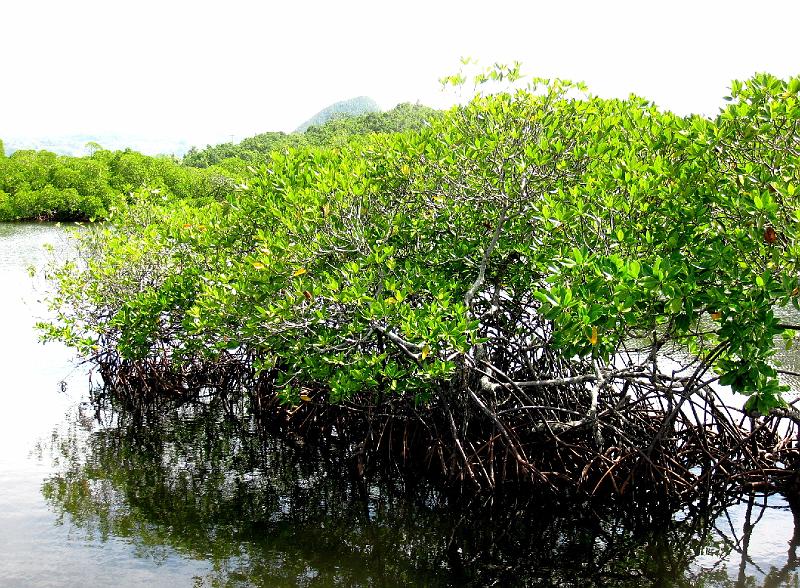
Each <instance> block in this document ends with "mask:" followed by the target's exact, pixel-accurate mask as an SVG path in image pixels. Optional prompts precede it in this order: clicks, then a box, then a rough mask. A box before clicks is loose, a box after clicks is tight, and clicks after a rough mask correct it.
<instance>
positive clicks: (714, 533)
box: [41, 404, 800, 587]
mask: <svg viewBox="0 0 800 588" xmlns="http://www.w3.org/2000/svg"><path fill="white" fill-rule="evenodd" d="M95 410H96V412H95ZM41 450H42V457H43V458H45V459H50V460H52V461H53V463H54V466H55V471H56V472H57V473H56V474H54V475H52V476H51V477H49V478H48V479H47V480H46V481H45V483H44V486H43V494H44V496H45V498H46V500H47V501H48V503H49V505H50V506H51V508H52V509H53V510H54V511H55V512H56V514H57V516H58V520H59V522H60V523H63V524H68V525H71V526H73V527H74V528H76V529H77V530H78V531H79V532H80V533H82V534H83V535H85V537H87V538H91V539H94V540H101V541H105V540H109V539H112V538H116V539H122V540H125V541H128V542H130V543H131V544H132V545H134V546H135V549H136V553H137V555H138V556H140V557H141V558H143V560H145V561H150V562H152V564H153V565H158V563H159V561H163V559H164V558H165V557H166V554H167V553H174V552H177V553H179V554H181V555H182V556H184V557H187V558H192V559H198V560H205V561H208V562H210V564H211V567H212V569H213V572H212V573H210V574H209V576H208V577H206V578H202V579H198V580H197V582H196V585H198V586H409V585H415V586H448V585H459V586H460V585H475V586H492V585H497V586H522V585H529V586H531V585H532V586H619V587H623V586H687V587H688V586H737V587H738V586H757V585H762V584H763V585H765V586H766V585H770V586H797V585H798V578H797V557H796V549H797V544H798V532H797V529H798V528H800V527H799V526H798V525H795V529H796V531H795V535H794V537H792V542H791V544H790V545H789V547H788V556H787V559H786V564H785V566H783V568H781V569H776V568H773V569H770V570H763V569H762V570H760V571H759V568H758V566H757V565H754V563H753V562H751V561H748V555H747V550H748V542H749V540H750V533H751V531H752V529H753V528H754V526H755V524H756V520H757V518H758V513H759V512H760V510H759V509H761V508H762V502H763V497H760V496H754V497H753V498H752V500H750V501H749V502H747V499H745V507H746V508H747V512H746V522H745V525H744V527H743V532H741V533H739V534H738V536H737V532H736V530H735V529H734V528H733V527H731V529H730V531H728V530H724V529H723V528H722V526H721V525H720V523H719V521H720V520H724V517H725V511H724V508H725V506H726V505H727V504H728V503H729V502H730V498H729V497H728V498H721V497H714V498H713V499H712V498H710V499H709V501H708V504H703V505H694V506H692V507H690V508H688V509H684V510H680V509H679V507H677V506H675V505H667V504H659V503H657V502H654V503H653V504H648V505H646V506H641V505H639V506H633V505H627V506H624V507H623V506H620V505H616V506H615V505H598V504H591V505H590V504H586V503H581V502H570V503H568V504H566V503H561V504H559V503H558V502H556V501H554V500H553V498H552V497H531V496H528V497H525V498H524V499H523V498H521V497H519V496H514V497H510V496H509V497H505V498H502V499H499V498H498V499H495V500H494V501H493V502H492V503H489V502H487V500H486V499H485V498H484V499H470V498H469V497H465V496H448V495H445V494H442V493H440V492H437V491H435V490H433V489H432V488H429V487H427V486H426V485H425V484H424V483H422V482H413V481H410V480H407V479H405V480H403V479H400V480H398V479H392V478H391V477H380V476H377V475H376V476H375V477H373V478H371V479H368V480H361V479H356V478H355V477H353V476H352V475H351V474H350V472H351V470H352V468H350V467H349V464H348V463H347V462H346V461H344V460H342V459H341V458H339V457H337V455H335V454H334V455H331V454H326V452H325V450H323V449H318V448H312V447H308V446H300V445H298V444H296V443H287V442H284V441H281V440H279V439H277V438H275V437H274V436H271V435H269V434H267V433H265V432H263V431H261V430H259V428H258V427H257V426H256V425H255V424H254V423H253V422H252V421H250V420H249V419H248V418H245V417H234V416H233V415H232V414H231V412H230V411H229V410H223V409H222V407H221V406H219V405H216V404H198V405H194V406H183V407H181V408H179V409H175V410H166V409H161V410H156V411H153V412H151V413H150V414H147V415H142V414H131V413H126V412H117V411H113V410H111V409H108V408H102V407H92V406H86V405H85V406H83V407H82V409H80V410H78V411H76V413H75V414H73V415H71V418H70V419H68V421H67V423H66V424H65V426H64V428H63V430H62V431H60V432H58V433H55V434H54V435H53V438H52V439H51V440H48V442H47V443H46V444H43V446H42V448H41ZM794 512H795V513H798V512H800V509H798V508H795V509H794ZM795 520H796V522H797V518H796V519H795ZM698 556H703V557H704V558H705V559H704V561H709V560H712V561H718V562H720V563H718V564H715V565H707V566H705V567H703V566H699V565H698V564H697V563H696V561H697V558H698ZM739 561H742V562H743V564H742V566H741V570H740V569H739ZM737 572H738V573H737Z"/></svg>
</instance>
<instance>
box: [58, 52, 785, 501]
mask: <svg viewBox="0 0 800 588" xmlns="http://www.w3.org/2000/svg"><path fill="white" fill-rule="evenodd" d="M463 79H464V78H463V76H461V75H458V76H453V77H452V78H450V81H451V82H454V83H460V82H463ZM518 79H519V72H518V68H517V67H510V68H502V67H501V68H496V69H493V70H490V71H489V72H487V73H485V74H480V75H478V76H477V77H476V83H477V85H476V87H477V89H479V90H480V89H481V88H488V87H492V84H494V83H496V82H509V83H512V84H513V83H516V82H517V81H518ZM799 90H800V78H793V79H791V80H788V81H787V80H780V79H777V78H775V77H772V76H769V75H766V74H763V75H758V76H755V77H754V78H752V79H751V80H749V81H747V82H745V83H740V82H734V83H733V85H732V95H731V97H730V104H729V105H728V106H727V107H725V108H724V109H723V110H722V111H721V112H720V114H719V116H718V117H716V118H715V119H714V120H710V119H706V118H702V117H698V116H692V117H686V118H682V117H678V116H676V115H674V114H672V113H670V112H665V111H662V110H660V109H658V108H657V107H656V106H654V105H653V104H651V103H650V102H648V101H647V100H645V99H642V98H639V97H635V96H632V97H630V98H629V99H627V100H609V99H603V98H599V97H595V96H591V95H588V94H586V91H585V88H584V87H583V86H581V85H579V84H572V83H569V82H566V81H561V80H556V81H546V80H534V81H533V82H531V83H530V84H529V85H528V86H525V87H523V88H520V89H514V88H513V87H512V89H510V90H509V91H506V92H501V93H496V94H492V93H489V92H480V91H479V92H478V93H477V95H476V96H475V98H474V99H472V100H471V101H470V102H469V103H468V104H466V105H464V106H462V107H456V108H454V109H452V110H451V111H449V112H448V113H446V114H445V115H444V116H443V117H440V118H437V119H435V120H433V121H432V122H431V124H430V125H428V126H425V127H423V128H421V129H420V130H417V131H413V132H405V133H396V134H389V135H359V136H355V137H353V138H351V139H350V140H349V141H347V142H345V143H343V144H341V145H340V146H338V147H336V148H320V147H314V146H299V147H297V148H295V149H287V150H283V151H280V152H273V153H272V154H271V155H270V156H269V158H268V162H267V163H266V165H264V166H263V167H262V168H261V169H260V170H259V171H258V173H257V174H255V175H254V176H253V177H252V178H250V179H248V181H247V183H246V186H245V187H244V188H243V189H241V190H240V191H237V192H236V193H235V194H232V195H230V196H229V197H228V198H227V200H225V201H222V202H219V201H213V202H207V203H204V204H203V205H202V206H198V205H196V204H193V203H189V202H186V201H180V202H177V203H174V202H167V203H164V202H159V201H155V202H154V201H152V200H145V201H143V202H141V203H139V204H137V205H135V206H130V207H128V208H126V209H125V210H124V211H121V213H120V215H119V216H117V217H115V219H114V222H113V223H112V224H110V225H109V226H106V227H104V228H102V229H99V230H96V231H93V232H89V233H87V234H85V235H84V237H83V239H82V243H81V250H82V251H83V252H84V253H85V255H86V264H85V265H75V264H71V263H68V264H67V265H66V266H63V267H61V268H59V269H57V270H55V271H54V273H53V277H54V278H55V279H56V281H57V283H58V288H59V289H58V292H57V293H56V295H55V296H54V298H53V305H54V307H55V308H56V309H57V310H58V313H59V314H58V318H57V320H56V321H54V322H53V323H52V324H50V325H43V328H44V329H45V331H46V334H47V336H48V337H50V338H54V339H60V340H63V341H65V342H67V343H68V344H71V345H73V346H75V347H76V348H78V349H79V350H80V351H82V352H83V353H85V354H86V355H87V356H89V357H91V358H92V359H93V360H94V361H95V362H97V363H98V364H99V366H100V369H101V371H102V373H103V376H104V379H105V381H106V382H107V383H108V384H109V385H111V386H113V387H115V388H116V389H118V390H119V391H121V393H123V394H126V395H127V396H128V397H129V399H130V400H131V401H132V402H146V401H147V400H148V398H152V397H153V396H158V395H176V396H178V397H191V396H193V395H196V394H199V392H200V391H201V389H207V388H208V387H209V386H210V387H213V388H215V389H217V390H218V392H219V393H220V394H222V395H225V394H230V393H231V391H232V390H233V389H234V387H235V386H236V385H238V386H241V388H242V389H243V390H244V391H246V392H247V393H248V394H249V395H250V399H251V401H252V404H253V406H254V407H255V408H258V409H259V410H261V411H264V412H267V413H269V414H272V415H273V416H274V417H275V418H276V420H277V421H278V422H280V423H282V425H283V426H284V427H286V428H287V429H288V430H290V431H291V432H292V434H301V435H305V436H308V437H313V436H318V437H321V438H325V437H326V436H330V433H331V431H332V430H334V429H335V431H336V435H337V436H339V437H340V438H343V439H346V440H347V442H348V443H349V447H350V448H351V449H353V451H354V455H355V458H356V459H357V460H358V464H359V466H358V467H359V468H363V467H368V466H369V465H370V464H371V463H373V462H374V458H375V457H376V456H378V455H383V456H384V457H385V456H388V457H389V459H390V461H391V462H392V463H394V464H396V465H403V464H411V466H412V467H414V468H423V469H425V470H426V471H427V472H428V474H429V475H432V476H441V477H443V478H444V479H447V480H450V481H455V482H458V483H466V484H470V485H473V486H475V487H476V488H482V489H487V488H488V489H494V488H497V487H498V486H501V485H503V484H504V483H506V482H518V483H532V484H539V485H546V486H547V485H549V486H554V487H563V486H566V487H570V488H578V489H581V490H583V491H585V492H589V493H611V494H619V495H622V494H631V493H633V494H636V493H639V494H641V493H646V492H648V491H649V490H648V489H649V488H652V487H653V486H654V485H655V486H657V487H658V488H659V489H660V490H662V491H665V492H667V493H671V494H673V495H676V496H680V497H684V498H685V497H687V496H688V495H690V494H691V493H692V492H694V491H695V490H697V489H698V488H706V489H707V488H710V487H711V486H712V485H716V486H719V485H723V486H724V485H726V484H730V485H737V486H739V487H741V486H743V485H762V484H766V485H768V484H772V483H774V482H775V481H776V480H780V479H782V478H783V477H786V476H788V475H789V473H790V472H791V464H792V463H793V459H795V457H796V452H795V451H794V447H793V445H792V441H791V438H790V435H791V434H792V433H793V431H794V429H793V426H794V425H792V424H791V423H790V425H789V426H784V427H781V426H779V425H778V424H777V419H778V418H779V417H789V418H790V419H793V420H792V422H797V421H798V419H797V414H798V413H797V412H796V411H794V409H792V408H791V407H790V406H788V405H787V404H786V403H785V401H784V400H783V398H782V391H783V390H784V387H783V386H782V384H781V382H780V373H779V371H778V369H777V367H776V366H775V365H774V361H773V356H774V353H775V348H776V345H777V343H778V340H776V337H778V338H779V337H780V336H784V338H785V339H786V341H787V343H789V344H790V343H791V341H792V333H793V332H794V331H795V330H797V328H798V327H797V326H793V325H786V324H783V323H781V321H779V320H778V319H777V318H776V315H775V310H774V309H775V308H776V307H781V306H787V305H790V304H791V305H793V306H794V307H795V308H797V307H798V296H799V294H798V293H800V282H798V275H799V274H798V269H800V267H798V264H800V240H798V237H799V236H800V235H798V220H800V208H799V207H798V204H797V190H798V185H800V170H799V168H798V156H799V155H800V132H799V131H800V129H798V120H800V105H798V91H799ZM720 385H722V386H730V388H731V389H732V390H733V391H734V392H736V393H739V394H741V395H742V402H741V404H742V408H741V410H740V411H738V412H737V411H736V410H735V409H730V408H729V407H727V406H726V402H724V400H723V399H722V397H721V391H720V388H719V386H720ZM727 404H729V403H727ZM747 418H752V419H757V418H758V419H762V420H761V421H760V422H759V425H758V426H757V427H748V426H745V425H744V424H743V423H745V422H746V419H747Z"/></svg>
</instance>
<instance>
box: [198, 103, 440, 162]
mask: <svg viewBox="0 0 800 588" xmlns="http://www.w3.org/2000/svg"><path fill="white" fill-rule="evenodd" d="M340 104H341V103H340ZM334 106H336V105H334ZM330 108H333V107H330ZM326 110H327V109H326ZM323 112H325V111H323ZM437 115H438V111H436V110H434V109H432V108H429V107H427V106H422V105H419V104H409V103H403V104H398V105H397V106H395V107H394V108H392V109H391V110H388V111H386V112H368V113H366V114H361V115H358V116H350V115H345V114H339V115H338V116H335V117H334V118H332V119H330V120H328V121H327V122H326V123H324V124H319V125H312V126H310V127H308V128H307V129H306V130H305V131H304V132H302V133H300V132H295V133H290V134H286V133H282V132H269V133H262V134H260V135H256V136H254V137H250V138H247V139H244V140H243V141H241V142H240V143H222V144H220V145H215V146H213V147H212V146H209V147H206V148H205V149H202V150H197V149H195V148H192V149H190V150H189V152H188V153H187V154H186V155H185V156H184V158H183V164H184V165H187V166H191V167H209V166H212V165H217V164H221V163H223V162H226V167H230V165H231V164H233V163H234V162H233V161H231V160H239V161H241V162H244V163H246V164H248V165H250V164H255V163H259V162H262V161H264V159H265V158H266V156H267V155H268V154H269V153H270V152H272V151H274V150H276V149H281V148H285V147H300V146H305V145H312V146H336V145H340V144H343V143H345V142H346V141H347V139H348V138H349V137H351V136H353V135H366V134H369V133H396V132H400V131H405V130H413V129H419V128H420V127H421V126H422V125H423V124H424V123H425V121H427V120H430V119H431V118H432V117H435V116H437ZM226 160H227V161H226Z"/></svg>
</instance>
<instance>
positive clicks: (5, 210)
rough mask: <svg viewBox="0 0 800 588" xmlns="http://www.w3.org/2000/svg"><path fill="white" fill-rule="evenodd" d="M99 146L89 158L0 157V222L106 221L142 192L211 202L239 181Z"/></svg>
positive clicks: (17, 154)
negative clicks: (29, 220) (150, 190)
mask: <svg viewBox="0 0 800 588" xmlns="http://www.w3.org/2000/svg"><path fill="white" fill-rule="evenodd" d="M97 147H98V149H94V152H93V154H92V155H91V156H90V157H69V156H59V155H56V154H54V153H50V152H48V151H15V152H14V153H13V154H12V155H11V156H10V157H3V158H0V221H10V220H23V219H38V220H92V219H102V218H106V217H107V216H108V215H109V213H110V212H111V210H112V209H113V208H115V207H118V206H121V205H122V204H124V203H125V202H126V201H127V200H129V199H130V195H131V193H132V192H134V191H135V190H140V189H142V188H149V189H156V190H158V191H159V193H160V197H161V198H168V199H169V198H178V199H192V200H204V199H212V200H213V199H218V198H221V197H222V195H223V194H224V193H226V192H228V191H230V190H231V189H232V187H233V184H234V181H233V180H232V179H231V178H232V177H238V176H232V174H230V173H229V172H227V171H226V170H221V169H218V168H214V169H208V170H197V169H192V168H186V167H183V166H181V165H180V164H178V163H177V162H176V161H174V160H172V159H170V158H166V157H148V156H145V155H142V154H141V153H137V152H134V151H130V150H127V151H117V152H111V151H105V150H102V149H99V145H98V146H97Z"/></svg>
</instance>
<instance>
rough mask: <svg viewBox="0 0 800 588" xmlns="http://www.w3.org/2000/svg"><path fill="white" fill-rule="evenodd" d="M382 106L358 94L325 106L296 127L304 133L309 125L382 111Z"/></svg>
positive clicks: (297, 130) (297, 131)
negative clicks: (355, 96) (341, 117)
mask: <svg viewBox="0 0 800 588" xmlns="http://www.w3.org/2000/svg"><path fill="white" fill-rule="evenodd" d="M380 111H381V109H380V106H378V103H377V102H375V101H374V100H373V99H372V98H370V97H369V96H358V97H357V98H351V99H350V100H342V101H341V102H336V103H335V104H331V105H330V106H328V107H327V108H323V109H322V110H320V111H319V112H318V113H317V114H315V115H314V116H312V117H311V118H310V119H308V120H307V121H306V122H304V123H303V124H301V125H300V126H299V127H297V128H296V129H295V132H296V133H304V132H305V131H306V130H307V129H308V128H309V127H313V126H317V125H324V124H325V123H326V122H328V121H329V120H332V119H334V118H338V117H340V116H359V115H362V114H367V113H368V112H380Z"/></svg>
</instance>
